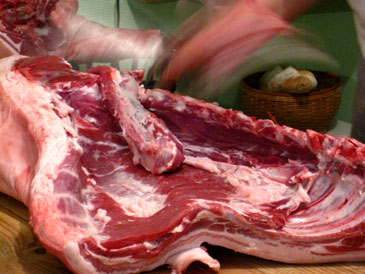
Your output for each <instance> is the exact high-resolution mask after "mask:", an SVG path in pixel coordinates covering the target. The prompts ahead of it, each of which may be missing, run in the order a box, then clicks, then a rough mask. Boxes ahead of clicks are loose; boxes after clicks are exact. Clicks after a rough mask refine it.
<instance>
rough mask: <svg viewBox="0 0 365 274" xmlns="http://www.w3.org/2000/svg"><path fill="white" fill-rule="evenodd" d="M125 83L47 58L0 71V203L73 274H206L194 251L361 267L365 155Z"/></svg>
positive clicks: (333, 141)
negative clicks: (5, 201)
mask: <svg viewBox="0 0 365 274" xmlns="http://www.w3.org/2000/svg"><path fill="white" fill-rule="evenodd" d="M135 79H137V80H138V79H140V73H138V72H132V71H130V72H128V71H127V72H118V71H116V70H114V69H109V68H107V67H99V68H93V69H91V70H90V71H89V72H78V71H73V70H72V69H71V66H70V65H69V64H68V63H67V62H66V61H64V60H63V59H61V58H59V57H55V56H45V57H31V58H28V57H23V56H13V57H9V58H6V59H2V60H1V63H0V110H1V112H0V134H1V138H0V155H1V157H0V191H1V192H4V193H6V194H8V195H10V196H12V197H14V198H16V199H18V200H20V201H22V202H23V203H24V204H25V205H26V206H27V207H28V208H29V214H30V224H31V225H32V226H33V228H34V232H35V234H36V235H37V237H38V238H39V239H40V241H41V242H42V243H43V245H44V246H45V248H46V249H47V250H48V252H50V253H52V254H54V255H56V256H58V257H59V258H60V259H61V260H62V261H63V262H64V263H65V264H66V265H67V266H68V267H69V268H70V269H71V270H72V271H74V272H76V273H137V272H142V271H148V270H152V269H154V268H156V267H157V266H160V265H164V264H167V265H170V266H171V268H172V272H174V273H181V272H183V271H184V269H185V268H186V267H187V266H188V265H189V264H190V263H191V262H192V261H201V262H203V263H205V264H207V265H208V266H209V267H210V268H212V269H213V270H218V269H219V267H220V266H219V262H218V261H216V260H215V259H213V258H211V257H210V256H209V255H208V253H207V251H206V249H205V248H203V247H202V244H203V243H209V244H212V245H218V246H223V247H226V248H229V249H233V250H235V251H238V252H242V253H246V254H250V255H254V256H259V257H262V258H267V259H271V260H277V261H282V262H287V263H320V262H340V261H341V262H346V261H361V260H364V259H365V238H364V235H365V224H364V220H365V214H364V210H365V199H364V195H365V194H364V190H365V185H364V166H365V163H364V159H365V157H364V156H365V146H364V145H363V144H361V143H359V142H357V141H356V140H354V139H351V138H336V137H333V136H329V135H322V134H319V133H316V132H313V131H310V130H309V131H307V132H303V131H299V130H295V129H292V128H289V127H285V126H279V125H277V124H275V123H274V122H272V121H271V120H256V119H254V118H252V117H248V116H246V115H244V114H243V113H242V112H239V111H232V110H229V109H223V108H221V107H219V106H218V105H216V104H213V103H207V102H204V101H200V100H197V99H194V98H191V97H184V96H181V95H176V94H172V93H169V92H167V91H164V90H157V89H156V90H147V89H145V88H144V87H143V86H141V85H138V84H137V82H136V80H135ZM123 111H125V112H123ZM124 115H131V116H132V118H131V119H130V120H129V121H128V120H127V119H125V118H124ZM141 126H142V128H141ZM130 135H133V136H134V137H133V138H130ZM147 143H149V145H151V147H155V146H157V147H159V148H160V149H161V150H163V149H164V146H165V145H166V146H168V147H173V148H174V149H170V150H166V151H165V152H166V153H162V154H159V153H150V151H152V152H156V150H154V149H151V150H148V149H147V150H143V145H144V144H146V145H147ZM136 148H138V149H136ZM139 148H142V149H139ZM166 155H167V156H166ZM165 156H166V158H164V157H165ZM141 157H142V158H145V159H144V160H143V161H142V160H141V161H136V160H134V159H135V158H137V159H141ZM166 159H170V160H166ZM171 159H173V162H174V164H173V168H172V165H170V164H171ZM149 161H151V162H152V163H155V164H153V165H152V166H153V167H157V166H162V169H158V168H157V169H156V170H160V172H149V171H147V169H146V168H145V167H144V163H149ZM283 254H286V255H285V256H283Z"/></svg>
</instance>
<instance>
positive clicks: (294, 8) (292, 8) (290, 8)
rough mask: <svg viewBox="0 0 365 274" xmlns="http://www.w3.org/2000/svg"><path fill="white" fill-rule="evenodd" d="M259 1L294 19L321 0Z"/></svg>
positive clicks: (286, 17)
mask: <svg viewBox="0 0 365 274" xmlns="http://www.w3.org/2000/svg"><path fill="white" fill-rule="evenodd" d="M257 2H258V3H259V4H261V5H263V6H265V7H267V8H269V9H270V10H272V11H273V12H275V13H277V14H278V15H279V16H281V17H282V18H284V19H286V20H289V21H291V20H293V19H295V18H296V17H298V16H299V15H301V14H303V13H304V12H306V11H307V10H308V9H309V8H311V7H313V6H314V5H316V4H318V3H320V2H321V0H257Z"/></svg>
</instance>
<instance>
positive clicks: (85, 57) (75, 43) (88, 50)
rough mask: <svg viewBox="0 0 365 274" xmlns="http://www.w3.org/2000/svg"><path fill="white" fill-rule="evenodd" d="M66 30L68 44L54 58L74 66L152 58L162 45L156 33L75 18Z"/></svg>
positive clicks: (158, 34) (157, 32) (156, 31)
mask: <svg viewBox="0 0 365 274" xmlns="http://www.w3.org/2000/svg"><path fill="white" fill-rule="evenodd" d="M66 27H67V33H68V37H69V40H68V42H67V43H66V45H65V47H63V48H60V49H59V50H58V51H56V52H55V54H56V55H59V56H62V57H65V58H66V59H67V60H71V61H74V62H81V63H85V62H86V63H87V62H111V61H117V60H121V59H126V58H155V57H156V56H157V55H158V54H159V50H160V47H161V44H162V38H161V35H160V32H159V31H158V30H144V31H142V30H132V29H121V28H120V29H119V28H108V27H105V26H102V25H100V24H98V23H96V22H93V21H90V20H87V19H86V18H84V17H82V16H78V15H76V16H74V17H73V18H72V22H70V23H68V24H67V26H66Z"/></svg>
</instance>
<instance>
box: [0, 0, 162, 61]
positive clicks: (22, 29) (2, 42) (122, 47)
mask: <svg viewBox="0 0 365 274" xmlns="http://www.w3.org/2000/svg"><path fill="white" fill-rule="evenodd" d="M77 9H78V1H77V0H2V1H1V3H0V57H5V56H9V55H12V54H23V55H28V56H39V55H47V54H52V55H58V56H62V57H64V58H66V59H67V60H69V61H74V62H78V63H89V62H114V61H115V60H121V59H125V58H155V57H156V56H157V54H158V53H159V50H160V47H161V36H160V33H159V31H157V30H146V31H141V30H132V29H125V28H124V29H122V28H108V27H104V26H102V25H100V24H98V23H96V22H93V21H90V20H87V19H86V18H84V17H83V16H81V15H78V14H77Z"/></svg>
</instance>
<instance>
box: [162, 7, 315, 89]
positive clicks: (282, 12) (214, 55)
mask: <svg viewBox="0 0 365 274" xmlns="http://www.w3.org/2000/svg"><path fill="white" fill-rule="evenodd" d="M319 2H320V0H237V1H234V2H233V4H232V5H231V6H227V8H224V9H221V10H217V11H216V12H214V13H212V14H211V15H210V16H211V17H212V20H210V21H209V23H208V24H207V25H205V26H204V27H203V28H198V32H197V33H195V34H194V35H191V36H190V38H188V39H187V40H186V41H184V42H183V43H181V45H180V46H179V48H178V49H177V50H176V53H175V55H174V57H173V58H172V59H171V60H169V62H168V64H167V65H166V66H165V67H164V70H163V72H162V75H161V77H160V82H159V83H158V84H159V87H162V88H166V89H168V88H169V85H170V84H166V83H174V81H176V80H178V78H180V77H181V76H182V75H184V74H185V73H187V72H189V71H191V70H193V69H195V68H198V67H200V68H202V67H204V69H205V70H208V69H210V70H214V71H215V75H216V77H222V75H223V72H222V71H223V70H224V75H225V76H226V75H227V74H229V72H230V71H232V70H234V68H236V66H237V65H239V64H241V63H242V62H243V61H244V59H246V58H247V57H248V56H249V55H250V54H252V53H253V52H254V51H255V50H256V49H257V48H259V47H260V46H261V45H262V44H264V43H265V42H267V41H268V40H269V39H271V38H272V37H274V36H275V35H277V34H279V33H282V32H284V31H288V32H290V31H292V30H294V28H292V27H291V26H290V25H289V24H288V22H287V21H290V20H293V19H294V18H295V17H297V16H299V15H300V14H302V13H304V12H305V11H306V10H307V9H309V8H310V7H312V6H314V5H315V4H317V3H319ZM283 19H284V20H283ZM180 38H181V37H180ZM217 64H219V65H217ZM220 72H222V73H221V74H222V75H221V74H220Z"/></svg>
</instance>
